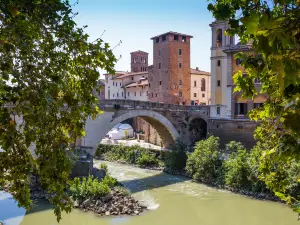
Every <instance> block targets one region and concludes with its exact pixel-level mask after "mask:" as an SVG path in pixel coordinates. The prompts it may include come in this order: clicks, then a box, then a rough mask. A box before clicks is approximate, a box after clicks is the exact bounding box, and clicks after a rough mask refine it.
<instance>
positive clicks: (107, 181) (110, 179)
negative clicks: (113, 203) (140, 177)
mask: <svg viewBox="0 0 300 225" xmlns="http://www.w3.org/2000/svg"><path fill="white" fill-rule="evenodd" d="M101 183H102V184H104V185H107V186H109V187H110V188H112V187H115V186H116V185H117V184H118V181H117V180H116V179H115V178H113V177H111V176H109V175H106V176H105V177H104V178H103V179H102V180H101Z"/></svg>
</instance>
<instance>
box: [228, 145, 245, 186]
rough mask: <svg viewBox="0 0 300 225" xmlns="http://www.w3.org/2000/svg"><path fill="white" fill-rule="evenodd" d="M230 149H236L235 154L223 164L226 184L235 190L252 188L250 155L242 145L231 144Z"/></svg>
mask: <svg viewBox="0 0 300 225" xmlns="http://www.w3.org/2000/svg"><path fill="white" fill-rule="evenodd" d="M229 144H230V146H227V147H228V148H230V147H232V146H234V147H236V149H235V150H237V151H235V152H232V153H231V154H230V157H229V159H227V160H225V161H224V162H223V168H224V171H225V184H226V185H228V186H231V187H233V188H247V189H249V188H251V183H250V180H249V177H250V167H249V163H248V160H249V155H248V153H247V150H246V149H245V148H244V146H243V145H241V144H240V143H233V142H230V143H229Z"/></svg>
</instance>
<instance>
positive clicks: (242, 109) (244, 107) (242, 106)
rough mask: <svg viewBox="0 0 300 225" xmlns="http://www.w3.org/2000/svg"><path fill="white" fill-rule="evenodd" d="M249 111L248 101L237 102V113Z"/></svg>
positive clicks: (241, 113) (244, 113)
mask: <svg viewBox="0 0 300 225" xmlns="http://www.w3.org/2000/svg"><path fill="white" fill-rule="evenodd" d="M247 112H248V109H247V103H235V110H234V113H235V115H246V114H247Z"/></svg>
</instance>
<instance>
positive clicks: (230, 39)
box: [229, 37, 233, 45]
mask: <svg viewBox="0 0 300 225" xmlns="http://www.w3.org/2000/svg"><path fill="white" fill-rule="evenodd" d="M229 43H230V44H231V45H233V37H229Z"/></svg>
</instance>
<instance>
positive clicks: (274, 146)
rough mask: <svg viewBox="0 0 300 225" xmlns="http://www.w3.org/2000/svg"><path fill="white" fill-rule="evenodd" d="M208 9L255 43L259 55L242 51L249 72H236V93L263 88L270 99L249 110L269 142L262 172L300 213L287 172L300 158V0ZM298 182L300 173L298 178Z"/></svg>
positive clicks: (213, 4)
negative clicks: (258, 85)
mask: <svg viewBox="0 0 300 225" xmlns="http://www.w3.org/2000/svg"><path fill="white" fill-rule="evenodd" d="M209 2H210V3H209V5H208V9H209V10H210V11H211V12H212V13H213V15H214V17H215V18H216V19H217V20H228V21H229V24H230V29H228V30H227V34H228V35H238V36H239V37H240V39H241V41H242V42H244V43H248V42H249V41H250V40H251V41H253V50H254V51H255V52H256V54H253V55H249V54H248V55H246V54H243V53H239V55H238V57H240V58H242V59H243V60H242V62H243V63H242V65H243V66H244V67H245V70H246V72H247V73H248V76H245V77H244V76H242V73H237V74H236V75H235V76H234V81H235V84H236V85H237V87H236V89H235V90H236V91H242V92H243V97H253V96H255V95H256V94H258V93H259V91H258V90H256V88H255V86H254V79H255V78H258V79H260V80H261V82H262V83H263V84H262V88H261V90H260V92H264V93H266V94H267V95H268V96H269V98H268V100H267V102H266V103H265V104H264V107H263V108H261V109H256V110H253V111H252V112H251V113H250V118H251V119H252V120H261V121H262V123H261V126H260V127H258V129H257V130H256V138H257V139H260V140H261V141H262V142H267V143H268V144H269V147H268V148H267V149H266V150H264V152H263V159H262V162H261V166H260V170H261V171H262V172H263V174H262V176H261V179H262V180H263V181H264V182H265V183H266V185H267V186H268V188H270V189H271V190H272V191H273V192H275V193H276V194H277V195H278V196H279V197H280V198H282V199H283V200H285V201H286V202H287V203H289V204H290V205H291V206H292V207H293V208H294V209H295V210H296V211H297V212H300V204H298V203H299V200H300V198H298V197H291V196H289V195H288V194H287V188H288V186H289V181H288V179H287V178H286V177H287V176H286V172H285V171H287V170H288V169H289V168H290V167H291V165H292V162H293V161H294V160H296V161H298V162H299V158H300V143H299V140H300V123H299V118H300V23H299V21H300V6H299V5H300V1H298V0H267V1H261V0H242V1H241V0H215V1H212V0H209ZM298 182H299V177H298Z"/></svg>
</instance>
